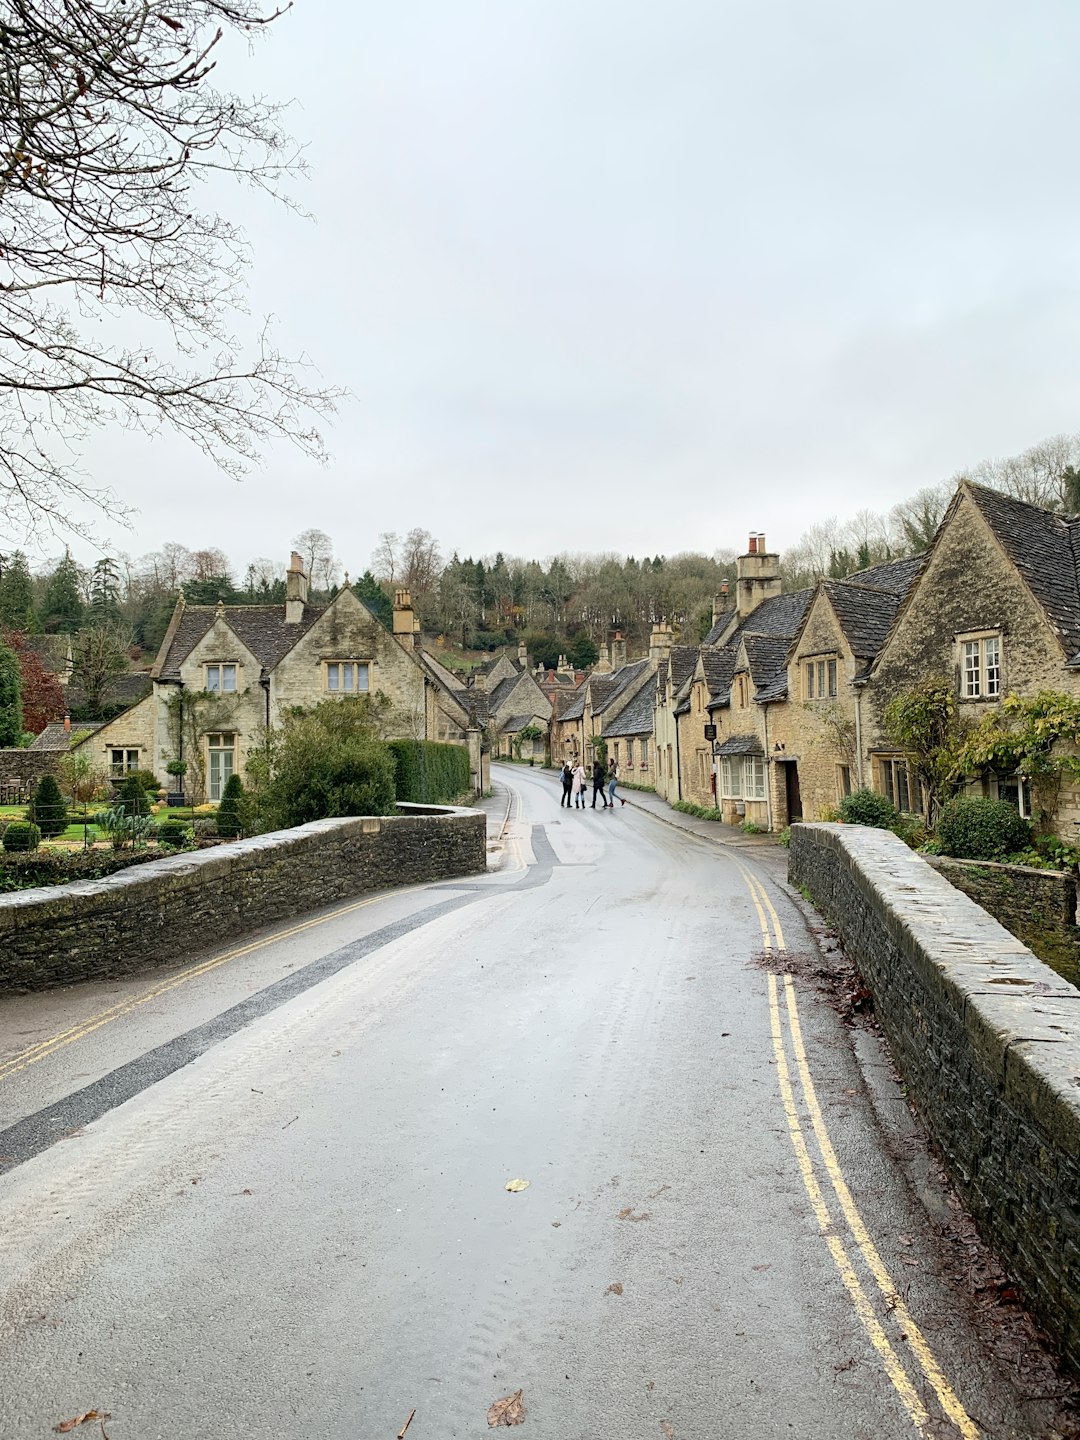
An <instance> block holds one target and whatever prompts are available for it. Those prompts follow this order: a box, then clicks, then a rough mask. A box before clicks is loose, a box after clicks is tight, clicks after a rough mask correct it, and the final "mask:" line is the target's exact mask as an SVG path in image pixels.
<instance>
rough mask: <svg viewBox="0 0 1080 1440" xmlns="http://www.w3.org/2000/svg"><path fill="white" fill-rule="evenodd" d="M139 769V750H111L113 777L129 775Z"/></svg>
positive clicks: (110, 761)
mask: <svg viewBox="0 0 1080 1440" xmlns="http://www.w3.org/2000/svg"><path fill="white" fill-rule="evenodd" d="M138 768H139V752H138V750H110V751H109V770H110V771H111V773H112V774H113V775H127V774H128V773H129V772H130V771H132V770H138Z"/></svg>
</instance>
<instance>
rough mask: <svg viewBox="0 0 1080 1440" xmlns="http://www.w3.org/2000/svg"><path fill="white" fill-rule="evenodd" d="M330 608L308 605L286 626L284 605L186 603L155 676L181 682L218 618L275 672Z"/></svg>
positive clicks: (259, 659)
mask: <svg viewBox="0 0 1080 1440" xmlns="http://www.w3.org/2000/svg"><path fill="white" fill-rule="evenodd" d="M361 603H363V602H361ZM327 608H328V607H327V606H325V605H305V606H304V614H303V618H302V619H301V620H300V621H299V622H298V623H297V624H294V625H288V624H286V623H285V606H284V604H282V605H222V606H220V607H219V606H216V605H187V604H185V605H184V607H183V609H182V611H181V612H180V615H179V618H178V620H177V623H176V628H175V629H174V630H173V633H172V638H171V642H170V644H169V647H168V650H167V651H166V653H165V655H164V656H163V658H162V660H161V662H160V669H158V670H157V671H156V673H157V674H158V675H159V676H160V678H161V679H162V680H179V679H180V666H181V665H182V664H183V663H184V661H185V660H186V659H187V658H188V656H189V655H190V654H191V652H192V651H193V650H194V649H195V646H196V645H198V643H199V641H200V640H202V639H203V638H204V636H205V635H206V634H207V633H208V632H209V630H210V627H211V625H213V623H214V621H215V620H216V619H217V617H218V616H219V615H220V616H221V618H222V619H223V620H224V621H225V624H226V625H228V627H229V629H230V630H231V631H232V632H233V634H234V635H235V636H236V637H237V638H238V639H239V640H240V641H241V642H242V643H243V644H244V645H245V646H246V647H247V648H248V650H250V652H251V653H252V655H254V657H255V659H256V660H257V661H258V662H259V664H260V665H264V666H265V667H266V669H267V670H272V669H273V668H274V666H275V665H277V664H278V663H279V661H281V660H283V659H284V658H285V656H286V655H287V654H288V653H289V651H290V650H291V649H292V648H293V646H294V645H295V644H296V642H297V641H298V640H299V639H300V638H301V636H302V635H306V634H307V632H308V631H309V630H310V629H311V627H312V626H313V625H314V624H315V622H316V620H318V618H319V617H320V615H325V613H326V610H327Z"/></svg>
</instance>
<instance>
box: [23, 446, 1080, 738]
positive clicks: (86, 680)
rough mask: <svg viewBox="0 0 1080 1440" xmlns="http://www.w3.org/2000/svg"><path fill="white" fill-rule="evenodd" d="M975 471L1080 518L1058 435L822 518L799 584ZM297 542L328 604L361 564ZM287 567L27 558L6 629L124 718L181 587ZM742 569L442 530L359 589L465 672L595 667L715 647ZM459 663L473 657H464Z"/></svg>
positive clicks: (202, 592) (390, 556) (266, 582)
mask: <svg viewBox="0 0 1080 1440" xmlns="http://www.w3.org/2000/svg"><path fill="white" fill-rule="evenodd" d="M965 475H966V476H969V477H970V478H971V479H973V480H976V481H978V482H979V483H981V484H984V485H990V486H993V487H995V488H998V489H1000V490H1003V491H1005V492H1006V493H1008V494H1010V495H1014V496H1017V497H1018V498H1020V499H1023V500H1027V501H1030V502H1032V503H1034V504H1038V505H1043V506H1047V507H1048V508H1051V509H1056V510H1063V511H1068V512H1070V513H1075V512H1080V435H1058V436H1054V437H1052V438H1051V439H1049V440H1045V441H1043V442H1042V443H1041V444H1039V445H1036V446H1033V447H1032V448H1031V449H1030V450H1027V451H1025V452H1024V453H1023V454H1021V455H1015V456H1011V457H1009V458H1008V459H1005V460H996V461H985V462H983V463H982V464H980V465H978V466H975V467H974V468H972V469H971V470H968V471H964V472H962V473H961V474H959V475H957V476H954V477H953V479H952V480H950V481H947V482H943V483H942V484H940V485H935V486H931V487H928V488H926V489H923V490H920V491H919V492H918V494H916V495H913V496H912V497H911V498H910V499H908V500H905V501H903V502H902V503H901V504H899V505H896V506H894V507H893V509H892V510H891V511H889V512H888V513H887V514H878V513H876V512H874V511H871V510H861V511H859V513H858V514H857V515H855V516H854V517H852V518H851V519H849V520H846V521H843V522H841V521H839V520H838V519H836V518H835V517H830V518H829V519H826V520H822V521H820V522H819V523H817V524H815V525H813V526H811V528H810V529H809V530H808V531H807V532H806V534H805V535H804V536H803V537H802V538H801V539H800V540H799V542H798V544H796V545H793V546H791V547H790V548H789V549H788V550H787V551H786V553H784V554H783V555H782V558H781V568H782V574H783V581H784V588H785V590H792V589H800V588H802V587H804V586H808V585H812V584H813V583H815V582H816V581H817V580H819V579H821V578H822V577H824V576H831V577H834V578H841V577H843V576H845V575H849V574H851V573H853V572H854V571H856V570H861V569H864V568H865V567H866V566H869V565H876V564H878V563H879V562H881V561H883V560H889V559H897V558H901V557H904V556H908V555H913V554H918V553H920V552H921V551H923V550H925V549H926V547H927V546H928V545H929V543H930V541H931V539H932V538H933V535H934V532H935V530H936V528H937V525H938V522H939V521H940V519H941V517H942V515H943V513H944V511H945V507H946V506H947V504H948V502H949V498H950V496H951V495H952V492H953V490H954V488H955V485H956V482H957V481H958V480H960V479H961V478H963V477H964V476H965ZM764 518H766V517H763V519H764ZM293 548H294V549H296V550H297V551H299V553H300V554H301V556H302V557H303V562H304V566H305V569H306V570H307V573H308V575H309V577H310V581H311V585H312V592H313V593H312V598H313V600H319V599H321V598H325V597H327V596H329V595H332V594H334V593H336V591H337V589H338V588H339V586H340V585H342V584H344V583H346V578H347V574H346V570H345V565H346V564H347V562H346V561H343V560H342V559H341V558H339V557H338V556H337V555H336V554H335V547H334V543H333V541H332V539H331V537H330V536H329V535H327V534H325V533H324V532H323V531H321V530H306V531H304V532H303V534H301V535H298V536H297V537H296V538H295V539H294V541H293ZM286 562H287V556H285V555H282V556H280V557H277V558H276V559H273V560H270V559H265V560H264V559H257V560H254V561H252V563H251V564H250V565H248V567H247V569H246V570H245V571H244V572H243V574H242V575H241V574H238V573H237V572H236V571H235V570H234V569H233V567H232V564H231V562H230V559H229V557H228V556H227V555H226V554H225V553H224V552H223V551H221V550H219V549H217V548H214V547H210V548H207V549H204V550H189V549H187V548H186V547H185V546H183V545H177V544H173V543H168V544H165V545H163V546H162V547H161V549H160V550H157V551H154V552H152V553H151V554H148V555H143V556H141V557H139V558H138V559H133V558H132V557H130V556H128V555H123V554H118V555H115V556H107V557H103V558H102V559H100V560H99V561H98V562H97V563H96V564H95V565H93V566H91V567H89V568H87V567H83V566H80V565H78V564H77V563H76V562H75V560H74V559H73V558H72V557H71V555H70V554H69V553H65V554H64V555H63V556H62V557H60V559H59V560H57V561H55V562H53V563H52V564H51V565H47V566H45V567H44V568H41V569H35V568H34V567H32V566H31V565H30V564H29V562H28V560H27V557H26V556H25V555H24V554H23V553H21V552H20V551H17V550H16V551H14V552H13V553H11V554H8V555H7V556H0V630H3V631H6V632H8V634H9V636H10V635H15V636H18V635H30V636H35V635H42V634H44V635H50V634H55V635H68V636H70V637H71V639H72V658H73V661H74V666H75V674H74V677H73V678H75V679H76V680H77V681H78V680H79V679H80V672H83V673H82V674H81V679H82V681H83V685H82V692H83V694H84V695H85V697H86V700H87V702H88V703H87V707H86V708H88V709H89V710H96V711H99V712H108V710H110V709H112V708H115V704H114V705H112V706H110V705H108V704H106V699H107V693H106V692H107V690H108V688H109V687H108V680H109V676H110V675H116V674H119V673H121V672H122V671H123V670H127V669H131V668H145V667H146V666H147V665H148V664H149V662H150V660H151V659H152V658H153V655H154V654H155V652H156V651H157V648H158V646H159V645H160V643H161V639H162V637H163V635H164V633H165V628H166V626H167V624H168V621H169V617H170V615H171V614H172V611H173V607H174V605H175V602H176V599H177V597H178V595H179V594H180V593H181V591H182V592H183V594H184V596H185V598H186V600H187V601H188V602H190V603H194V604H202V605H207V604H211V605H212V604H216V602H217V601H218V600H219V599H220V600H224V601H225V603H226V604H242V603H244V602H251V603H259V602H261V603H264V604H265V603H270V602H278V601H283V600H284V593H285V580H284V576H285V568H286ZM734 562H735V551H734V550H727V549H724V550H716V551H714V552H713V553H712V554H711V555H705V554H697V553H687V554H680V555H669V556H664V555H654V556H644V557H642V558H636V557H634V556H626V557H620V556H617V555H614V554H569V553H566V554H562V555H557V556H555V557H553V558H548V559H547V560H545V561H543V562H541V561H539V560H535V559H525V558H522V557H519V556H510V555H505V554H502V553H499V554H497V555H485V556H481V557H479V558H477V559H474V558H473V557H472V556H469V557H466V558H463V557H462V556H461V555H459V554H458V553H457V552H455V553H453V554H452V555H450V556H449V557H446V556H444V555H443V554H442V552H441V550H440V546H439V543H438V541H437V540H436V538H435V537H434V536H433V535H432V534H431V533H430V532H429V531H427V530H424V529H422V528H416V529H413V530H410V531H408V533H407V534H402V535H399V534H396V533H393V532H388V533H386V534H383V535H381V536H380V537H379V543H378V546H377V548H376V550H375V551H374V553H373V554H372V555H371V557H370V560H369V562H368V564H367V567H366V568H364V570H363V572H362V573H361V574H360V577H359V579H357V578H355V573H356V572H355V571H354V572H353V577H352V578H350V579H349V581H348V583H350V584H352V586H353V588H354V590H355V591H356V594H357V595H358V596H359V597H360V598H361V599H362V600H364V601H365V602H366V603H367V604H368V605H369V606H370V607H371V608H372V609H373V610H374V611H375V612H376V614H378V616H379V617H380V619H382V620H383V621H384V622H385V623H386V624H387V625H388V626H389V624H390V616H391V604H392V597H393V593H394V591H395V590H396V589H399V588H403V589H407V590H409V592H410V593H411V595H412V600H413V604H414V607H415V608H416V611H417V613H418V614H419V616H420V620H421V624H422V627H423V630H424V631H425V632H426V634H427V635H429V636H431V637H439V636H441V637H442V639H443V643H444V646H445V648H446V653H445V654H444V657H443V658H444V659H445V660H446V662H447V663H449V664H450V665H451V666H453V665H454V664H455V659H456V652H457V650H458V648H459V647H460V649H461V650H462V651H466V652H467V651H490V650H494V649H497V648H498V647H499V646H501V645H506V644H511V643H513V644H515V645H516V644H517V643H518V642H519V641H520V640H522V639H524V640H525V642H526V644H527V646H528V649H529V653H530V655H531V656H532V657H533V659H534V660H538V661H543V662H544V663H545V664H547V665H554V664H556V663H557V661H558V658H559V656H560V655H566V656H567V658H568V659H569V660H570V661H571V662H572V663H573V664H575V665H577V666H579V667H585V666H588V665H590V664H592V663H593V662H594V661H595V660H596V658H597V646H598V644H602V643H604V642H605V641H606V640H607V638H608V636H609V634H610V633H611V632H612V631H613V630H615V629H620V630H622V632H623V634H624V636H625V638H626V640H627V643H628V649H629V653H630V654H631V655H632V654H633V653H634V652H635V650H639V651H643V650H645V649H646V648H647V645H648V634H649V630H650V627H651V625H652V623H653V622H654V621H655V620H660V619H664V620H667V621H669V622H670V623H671V624H672V625H673V627H675V629H676V630H677V631H679V632H681V636H682V639H683V640H684V642H685V643H688V644H697V643H699V642H700V641H701V639H702V638H703V637H704V635H705V632H706V631H707V630H708V628H709V624H710V622H711V616H712V597H713V596H714V595H715V594H716V593H717V592H718V591H719V590H720V588H721V586H722V584H723V583H724V582H725V581H733V580H734V575H735V563H734ZM16 648H18V647H16ZM103 649H104V651H106V652H107V655H106V657H105V658H104V659H103ZM459 663H468V661H467V659H466V657H465V656H464V655H462V656H461V659H460V662H459ZM110 667H111V668H110ZM83 718H88V717H83Z"/></svg>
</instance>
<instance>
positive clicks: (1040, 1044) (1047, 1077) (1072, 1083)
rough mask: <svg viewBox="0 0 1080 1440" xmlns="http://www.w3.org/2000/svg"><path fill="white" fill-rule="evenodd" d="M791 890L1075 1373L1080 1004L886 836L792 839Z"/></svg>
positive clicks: (1079, 1297) (846, 828)
mask: <svg viewBox="0 0 1080 1440" xmlns="http://www.w3.org/2000/svg"><path fill="white" fill-rule="evenodd" d="M790 876H791V879H792V881H793V882H794V883H796V884H797V885H799V886H801V887H803V888H804V889H805V891H806V892H807V893H808V894H809V895H810V896H811V898H812V899H813V902H814V904H815V905H816V906H817V907H818V909H819V910H820V911H821V912H822V913H823V914H824V915H825V916H826V917H827V919H828V920H829V922H830V923H831V924H832V925H833V926H834V927H835V928H836V931H837V933H838V934H839V936H840V938H841V941H842V943H843V945H844V949H845V951H846V952H847V954H848V956H849V957H850V958H851V959H852V960H854V961H855V963H856V964H857V965H858V967H859V969H860V971H861V972H862V975H863V978H864V980H865V982H866V984H867V985H868V986H869V988H870V990H871V991H872V993H873V996H874V1004H875V1009H876V1012H877V1015H878V1017H879V1019H880V1021H881V1024H882V1026H883V1028H884V1030H885V1032H886V1034H887V1036H888V1038H889V1041H890V1043H891V1044H892V1047H893V1051H894V1054H895V1056H896V1059H897V1063H898V1064H899V1066H900V1068H901V1070H902V1071H903V1074H904V1078H905V1080H906V1083H907V1086H908V1093H909V1094H910V1095H911V1097H912V1098H913V1099H914V1101H915V1104H916V1105H917V1107H918V1109H919V1111H920V1113H921V1114H922V1116H923V1118H924V1120H925V1122H926V1124H927V1126H928V1127H929V1129H930V1132H931V1134H932V1136H933V1138H934V1140H935V1142H936V1143H937V1145H938V1147H939V1148H940V1151H941V1153H942V1155H943V1157H944V1159H945V1162H946V1164H947V1166H948V1168H949V1171H950V1173H951V1175H952V1178H953V1180H954V1182H955V1183H956V1185H957V1186H958V1188H959V1189H960V1191H961V1193H962V1194H963V1195H964V1197H965V1199H966V1200H967V1203H968V1205H969V1206H970V1207H971V1210H972V1213H973V1214H974V1216H975V1218H976V1220H977V1221H978V1223H979V1225H980V1227H981V1228H982V1230H983V1233H984V1234H985V1235H986V1236H987V1237H988V1239H989V1240H990V1242H991V1244H993V1246H994V1247H995V1249H996V1250H997V1252H998V1254H999V1255H1000V1256H1001V1259H1002V1261H1003V1262H1004V1264H1005V1265H1006V1266H1007V1267H1008V1268H1009V1269H1010V1271H1011V1272H1012V1274H1013V1276H1014V1277H1015V1278H1016V1279H1017V1280H1019V1281H1020V1282H1021V1284H1022V1285H1023V1286H1024V1288H1025V1290H1026V1291H1027V1295H1028V1298H1029V1300H1030V1302H1031V1304H1032V1307H1033V1308H1034V1310H1035V1311H1036V1313H1037V1314H1038V1315H1039V1317H1040V1319H1041V1320H1042V1322H1043V1324H1044V1325H1045V1326H1046V1327H1047V1329H1048V1330H1049V1332H1050V1333H1051V1334H1052V1335H1053V1336H1054V1337H1055V1338H1056V1340H1057V1341H1058V1343H1059V1344H1060V1346H1061V1348H1062V1351H1063V1353H1064V1354H1065V1356H1066V1358H1067V1359H1068V1360H1069V1361H1070V1363H1071V1364H1072V1365H1073V1367H1074V1368H1075V1369H1078V1370H1080V1206H1078V1205H1077V1196H1078V1195H1080V991H1077V990H1076V989H1075V988H1074V987H1073V986H1072V985H1070V984H1068V983H1067V982H1066V981H1064V980H1062V979H1060V978H1059V977H1058V976H1057V975H1055V974H1054V972H1053V971H1052V970H1050V969H1049V968H1048V967H1047V966H1046V965H1043V964H1042V963H1041V962H1040V961H1039V960H1037V959H1036V958H1035V956H1034V955H1033V954H1032V953H1031V951H1030V950H1027V949H1026V948H1025V947H1024V946H1023V945H1022V944H1021V943H1020V941H1019V940H1017V939H1016V938H1015V937H1014V936H1012V935H1010V934H1009V932H1008V931H1007V930H1005V929H1004V927H1003V926H1001V925H1000V924H999V923H998V922H997V921H996V920H994V919H993V918H992V917H991V916H990V915H988V914H986V913H985V911H983V910H982V909H980V907H979V906H978V905H976V904H975V903H974V901H972V900H970V899H968V897H967V896H966V895H963V894H961V893H960V892H959V891H958V890H957V889H955V888H954V887H953V886H952V885H950V884H949V882H948V881H947V880H945V878H944V877H943V876H942V875H939V874H937V873H936V872H935V871H934V870H933V869H931V867H930V866H929V865H927V863H926V862H925V861H924V860H923V859H922V858H921V857H920V856H918V855H916V854H915V853H914V852H913V851H911V850H909V849H908V847H907V846H906V845H904V844H903V842H902V841H900V840H898V839H897V838H896V836H895V835H891V834H889V833H888V832H887V831H882V830H867V829H864V828H862V827H860V826H850V825H796V826H795V827H793V829H792V832H791V850H790Z"/></svg>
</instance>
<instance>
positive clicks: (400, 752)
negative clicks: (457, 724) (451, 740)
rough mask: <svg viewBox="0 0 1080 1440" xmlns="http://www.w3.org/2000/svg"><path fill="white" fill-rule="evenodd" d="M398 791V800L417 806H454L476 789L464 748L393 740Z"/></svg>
mask: <svg viewBox="0 0 1080 1440" xmlns="http://www.w3.org/2000/svg"><path fill="white" fill-rule="evenodd" d="M389 750H390V754H391V755H392V756H393V760H394V789H395V793H396V797H397V799H398V800H407V801H410V802H411V803H413V804H417V805H451V804H453V802H454V801H455V800H457V799H458V798H459V797H460V796H462V795H466V794H467V793H468V792H469V790H470V789H471V788H472V787H471V784H470V774H469V752H468V750H467V749H466V748H465V746H464V745H441V744H439V743H438V742H437V741H435V740H391V741H390V742H389Z"/></svg>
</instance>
